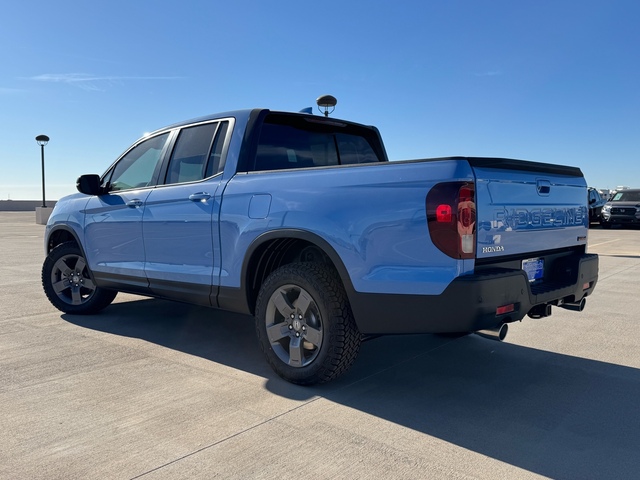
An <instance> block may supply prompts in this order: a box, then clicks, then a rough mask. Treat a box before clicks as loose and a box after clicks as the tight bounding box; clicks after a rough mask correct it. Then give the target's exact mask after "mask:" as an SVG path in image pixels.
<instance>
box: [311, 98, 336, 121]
mask: <svg viewBox="0 0 640 480" xmlns="http://www.w3.org/2000/svg"><path fill="white" fill-rule="evenodd" d="M316 103H317V104H318V110H320V113H324V116H325V117H328V116H329V114H330V113H333V111H334V110H335V109H336V104H337V103H338V100H336V97H334V96H333V95H322V96H321V97H318V99H317V100H316ZM323 108H324V111H322V109H323ZM329 109H331V111H329Z"/></svg>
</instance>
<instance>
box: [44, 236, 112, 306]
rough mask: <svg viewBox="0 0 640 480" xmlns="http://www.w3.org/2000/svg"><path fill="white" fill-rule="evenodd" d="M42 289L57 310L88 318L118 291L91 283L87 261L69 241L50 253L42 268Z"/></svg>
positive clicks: (105, 304)
mask: <svg viewBox="0 0 640 480" xmlns="http://www.w3.org/2000/svg"><path fill="white" fill-rule="evenodd" d="M42 286H43V287H44V292H45V294H46V295H47V298H49V301H50V302H51V303H52V304H53V306H54V307H56V308H57V309H58V310H61V311H63V312H65V313H70V314H73V315H89V314H93V313H96V312H99V311H100V310H102V309H103V308H105V307H106V306H107V305H109V304H110V303H111V302H112V301H113V299H114V298H115V297H116V294H117V293H118V292H116V291H112V290H105V289H103V288H100V287H98V286H97V285H96V284H95V283H93V279H92V278H91V274H90V273H89V267H88V266H87V261H86V260H85V258H84V257H83V256H82V252H81V251H80V249H79V248H78V246H77V245H75V244H74V243H72V242H66V243H63V244H61V245H58V246H57V247H56V248H54V249H53V250H51V252H50V253H49V255H47V258H46V259H45V261H44V265H43V266H42Z"/></svg>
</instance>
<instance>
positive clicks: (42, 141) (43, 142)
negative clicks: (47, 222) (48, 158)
mask: <svg viewBox="0 0 640 480" xmlns="http://www.w3.org/2000/svg"><path fill="white" fill-rule="evenodd" d="M36 142H38V145H40V155H41V157H42V206H43V207H46V206H47V201H46V200H45V196H44V146H45V145H46V144H47V143H49V137H47V136H46V135H38V136H37V137H36Z"/></svg>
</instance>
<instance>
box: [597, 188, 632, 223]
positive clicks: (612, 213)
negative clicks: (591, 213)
mask: <svg viewBox="0 0 640 480" xmlns="http://www.w3.org/2000/svg"><path fill="white" fill-rule="evenodd" d="M601 224H602V227H603V228H611V226H612V225H640V189H627V190H621V191H619V192H616V194H615V195H614V196H613V197H612V198H611V200H609V201H608V202H607V203H606V204H605V205H604V207H602V221H601Z"/></svg>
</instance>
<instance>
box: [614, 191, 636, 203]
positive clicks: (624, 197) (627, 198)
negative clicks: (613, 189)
mask: <svg viewBox="0 0 640 480" xmlns="http://www.w3.org/2000/svg"><path fill="white" fill-rule="evenodd" d="M611 201H613V202H640V190H635V191H632V192H629V191H623V192H618V193H616V194H615V196H614V197H613V198H612V199H611Z"/></svg>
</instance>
